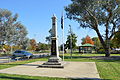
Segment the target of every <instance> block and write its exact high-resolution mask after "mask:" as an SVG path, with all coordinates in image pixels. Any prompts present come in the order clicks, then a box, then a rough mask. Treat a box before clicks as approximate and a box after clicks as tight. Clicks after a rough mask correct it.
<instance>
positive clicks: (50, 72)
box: [0, 61, 100, 79]
mask: <svg viewBox="0 0 120 80" xmlns="http://www.w3.org/2000/svg"><path fill="white" fill-rule="evenodd" d="M42 63H43V62H41V61H37V62H33V63H29V64H25V65H20V66H15V67H12V68H7V69H3V70H0V73H8V74H19V75H30V76H47V77H62V78H89V79H100V77H99V74H98V72H97V69H96V65H95V62H66V65H65V67H64V69H57V68H38V65H40V64H42Z"/></svg>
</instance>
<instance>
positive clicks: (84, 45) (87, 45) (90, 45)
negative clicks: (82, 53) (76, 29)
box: [80, 43, 94, 47]
mask: <svg viewBox="0 0 120 80" xmlns="http://www.w3.org/2000/svg"><path fill="white" fill-rule="evenodd" d="M93 46H94V45H92V44H88V43H87V44H83V45H81V46H80V47H93Z"/></svg>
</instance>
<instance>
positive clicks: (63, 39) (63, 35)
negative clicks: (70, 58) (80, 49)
mask: <svg viewBox="0 0 120 80" xmlns="http://www.w3.org/2000/svg"><path fill="white" fill-rule="evenodd" d="M63 18H64V17H63ZM62 34H63V61H64V24H63V30H62Z"/></svg>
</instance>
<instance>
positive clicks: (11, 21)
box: [0, 9, 27, 45]
mask: <svg viewBox="0 0 120 80" xmlns="http://www.w3.org/2000/svg"><path fill="white" fill-rule="evenodd" d="M17 19H18V14H15V15H13V14H12V12H11V11H9V10H7V9H0V43H1V44H8V45H18V44H19V45H21V44H20V43H21V41H22V42H23V41H24V40H25V38H26V36H27V30H26V28H25V26H24V25H23V24H21V23H20V22H19V21H17Z"/></svg>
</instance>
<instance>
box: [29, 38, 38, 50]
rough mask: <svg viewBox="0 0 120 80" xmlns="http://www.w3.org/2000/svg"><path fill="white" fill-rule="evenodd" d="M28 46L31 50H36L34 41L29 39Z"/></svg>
mask: <svg viewBox="0 0 120 80" xmlns="http://www.w3.org/2000/svg"><path fill="white" fill-rule="evenodd" d="M30 46H31V49H32V50H36V47H37V43H36V40H35V39H30Z"/></svg>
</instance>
